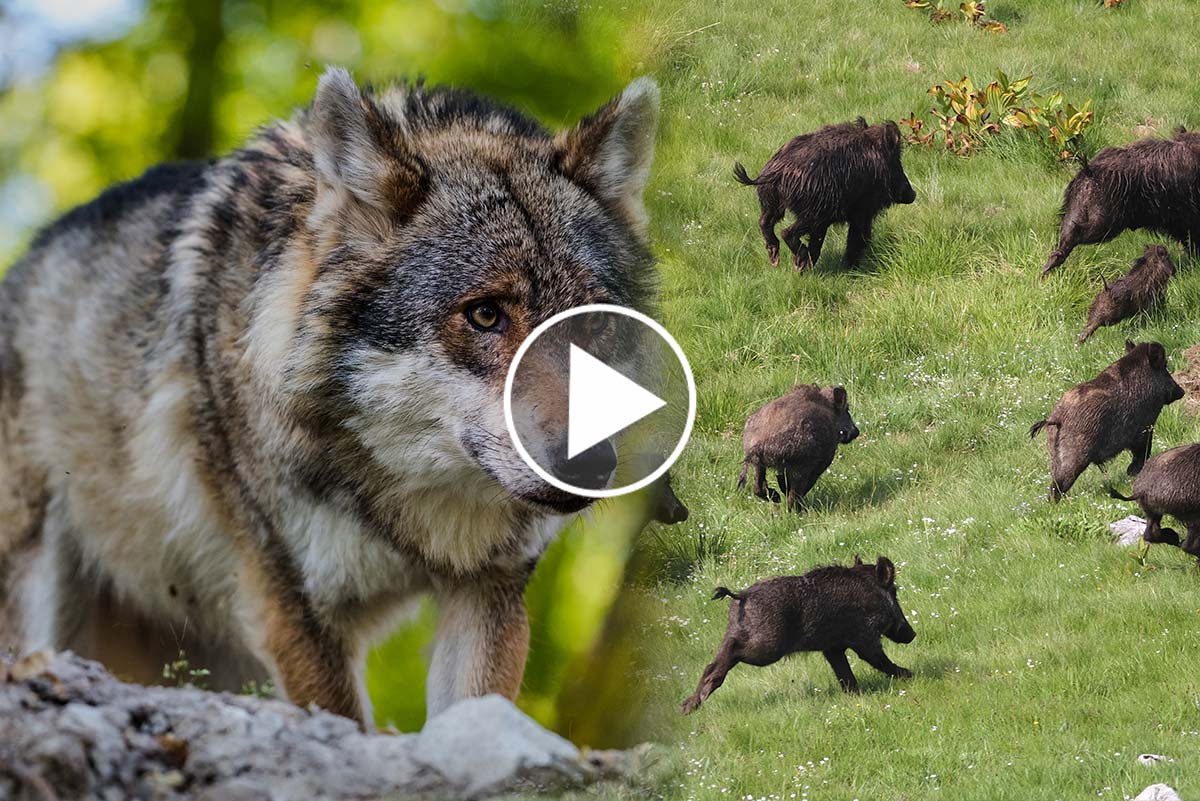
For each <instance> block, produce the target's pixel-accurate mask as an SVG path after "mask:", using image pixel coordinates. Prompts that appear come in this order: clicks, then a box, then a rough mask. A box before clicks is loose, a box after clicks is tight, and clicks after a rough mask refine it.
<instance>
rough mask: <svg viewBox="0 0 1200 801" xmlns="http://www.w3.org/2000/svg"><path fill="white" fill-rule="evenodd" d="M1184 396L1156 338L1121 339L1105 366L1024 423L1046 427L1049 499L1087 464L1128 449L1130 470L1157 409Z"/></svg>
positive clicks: (1134, 470)
mask: <svg viewBox="0 0 1200 801" xmlns="http://www.w3.org/2000/svg"><path fill="white" fill-rule="evenodd" d="M1182 397H1183V389H1182V388H1180V386H1179V385H1178V384H1176V383H1175V379H1174V378H1172V377H1171V371H1170V370H1168V369H1167V351H1166V349H1165V348H1163V346H1162V345H1160V344H1158V343H1157V342H1143V343H1142V344H1140V345H1134V344H1133V343H1132V342H1129V341H1128V340H1127V341H1126V342H1125V355H1124V356H1122V357H1121V358H1120V359H1117V360H1116V361H1115V362H1113V363H1112V364H1110V365H1109V366H1108V367H1107V368H1105V370H1104V372H1102V373H1101V374H1100V375H1098V376H1096V377H1095V378H1093V379H1092V380H1091V381H1085V382H1083V383H1082V384H1079V385H1077V386H1075V387H1074V388H1073V389H1071V390H1070V391H1068V392H1067V394H1065V395H1063V396H1062V399H1061V400H1060V401H1059V402H1058V404H1057V405H1056V406H1055V407H1054V411H1052V412H1051V413H1050V416H1049V417H1047V418H1046V419H1045V420H1039V421H1038V422H1036V423H1034V424H1033V427H1032V428H1030V429H1029V436H1030V437H1034V436H1036V435H1037V433H1038V432H1039V431H1041V430H1042V429H1043V428H1044V429H1046V443H1047V447H1048V448H1049V450H1050V477H1051V484H1050V500H1051V501H1058V500H1059V499H1060V498H1062V496H1063V495H1065V494H1066V493H1067V491H1068V490H1070V489H1071V486H1072V485H1073V484H1074V483H1075V481H1076V480H1077V479H1078V478H1079V476H1080V475H1081V474H1082V473H1083V471H1084V470H1086V469H1087V468H1088V465H1093V464H1104V463H1105V462H1107V461H1108V460H1110V459H1112V458H1114V457H1115V456H1116V455H1117V454H1119V453H1120V452H1121V451H1129V452H1130V454H1131V455H1132V456H1133V460H1132V461H1131V462H1130V463H1129V470H1128V472H1129V475H1131V476H1132V475H1137V474H1138V473H1139V472H1140V471H1141V469H1142V465H1144V464H1145V463H1146V457H1147V456H1149V455H1150V441H1151V436H1152V434H1153V431H1154V423H1155V422H1156V421H1157V420H1158V414H1159V412H1161V411H1162V408H1163V407H1164V406H1166V405H1167V404H1169V403H1174V402H1175V401H1177V400H1179V399H1180V398H1182Z"/></svg>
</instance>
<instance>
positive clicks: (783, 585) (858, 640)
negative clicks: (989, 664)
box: [683, 556, 917, 715]
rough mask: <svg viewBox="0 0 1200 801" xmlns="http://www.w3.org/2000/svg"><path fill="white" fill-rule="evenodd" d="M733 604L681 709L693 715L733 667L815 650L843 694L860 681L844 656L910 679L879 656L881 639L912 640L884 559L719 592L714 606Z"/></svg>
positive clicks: (892, 567) (889, 565) (892, 575)
mask: <svg viewBox="0 0 1200 801" xmlns="http://www.w3.org/2000/svg"><path fill="white" fill-rule="evenodd" d="M726 597H727V598H731V599H732V603H730V605H729V623H728V626H727V627H726V629H725V636H724V638H723V639H722V640H721V646H720V648H718V649H717V656H716V658H715V659H714V660H713V661H712V662H711V663H710V664H709V665H708V667H706V668H705V669H704V674H703V675H702V676H701V677H700V684H699V686H698V687H697V688H696V692H695V693H694V694H692V695H691V696H690V697H688V699H687V700H685V701H684V702H683V713H684V714H685V715H686V714H688V713H690V712H693V711H695V710H696V709H697V708H698V707H699V706H700V704H702V703H703V702H704V701H705V699H707V698H708V697H709V696H710V695H712V694H713V692H714V691H715V690H716V689H717V688H718V687H720V686H721V684H722V683H723V682H724V681H725V675H726V674H727V673H729V671H730V670H732V669H733V667H734V666H735V665H737V664H738V663H741V662H744V663H746V664H747V665H754V666H756V667H764V666H766V665H771V664H774V663H775V662H778V661H779V660H780V659H782V658H784V657H785V656H788V655H789V654H794V653H797V652H799V651H820V652H822V653H823V654H824V656H825V659H826V660H827V661H828V662H829V665H830V667H832V668H833V672H834V674H836V675H837V679H838V683H839V684H840V685H841V687H842V689H843V690H845V691H847V692H857V691H858V681H857V680H856V679H855V678H854V673H853V672H852V671H851V670H850V663H849V662H848V661H847V660H846V649H847V648H849V649H850V650H852V651H854V653H856V654H858V656H859V658H861V659H862V660H864V661H865V662H866V663H867V664H869V665H871V667H873V668H875V669H876V670H878V671H881V672H882V673H886V674H887V675H889V676H893V677H897V678H908V677H910V676H912V672H911V671H909V670H908V669H907V668H902V667H900V666H899V665H897V664H896V663H894V662H892V660H890V659H888V656H887V654H886V653H884V651H883V644H882V643H881V642H880V638H881V637H887V638H888V639H890V640H892V641H893V642H898V643H910V642H912V641H913V640H914V639H916V636H917V633H916V632H915V631H913V628H912V626H911V625H909V623H908V620H907V619H906V618H905V617H904V611H903V610H902V609H901V608H900V603H899V601H898V600H897V599H896V567H895V565H893V564H892V562H891V560H890V559H888V558H887V557H886V556H881V557H879V560H878V561H877V562H876V563H875V564H873V565H870V564H863V562H862V560H860V559H859V558H858V557H855V559H854V565H853V566H851V567H842V566H838V565H831V566H829V567H819V568H817V569H815V570H812V571H809V572H808V573H806V574H804V575H803V576H779V577H776V578H770V579H765V580H764V581H760V582H758V583H757V584H753V585H751V586H750V587H747V588H746V589H744V590H742V591H741V592H732V591H730V590H729V589H728V588H727V587H717V589H716V592H715V593H714V594H713V600H718V599H720V598H726Z"/></svg>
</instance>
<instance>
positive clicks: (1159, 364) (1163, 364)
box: [1150, 342, 1167, 370]
mask: <svg viewBox="0 0 1200 801" xmlns="http://www.w3.org/2000/svg"><path fill="white" fill-rule="evenodd" d="M1150 366H1151V367H1153V368H1154V369H1155V370H1166V369H1167V349H1166V348H1164V347H1163V346H1162V345H1160V344H1158V343H1157V342H1154V343H1151V345H1150Z"/></svg>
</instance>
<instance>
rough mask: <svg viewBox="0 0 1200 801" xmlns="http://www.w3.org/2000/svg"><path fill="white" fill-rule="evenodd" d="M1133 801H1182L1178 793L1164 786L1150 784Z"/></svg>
mask: <svg viewBox="0 0 1200 801" xmlns="http://www.w3.org/2000/svg"><path fill="white" fill-rule="evenodd" d="M1133 801H1183V800H1182V799H1181V798H1180V797H1179V793H1177V792H1175V790H1174V789H1172V788H1171V787H1170V786H1168V785H1165V784H1152V785H1150V786H1149V787H1147V788H1146V789H1145V790H1142V791H1141V792H1140V793H1138V794H1137V797H1136V798H1134V799H1133Z"/></svg>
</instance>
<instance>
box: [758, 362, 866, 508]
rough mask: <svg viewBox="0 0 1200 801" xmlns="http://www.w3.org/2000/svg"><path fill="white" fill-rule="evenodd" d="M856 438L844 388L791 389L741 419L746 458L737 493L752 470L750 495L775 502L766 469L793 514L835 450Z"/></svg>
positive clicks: (808, 386) (776, 495) (800, 386)
mask: <svg viewBox="0 0 1200 801" xmlns="http://www.w3.org/2000/svg"><path fill="white" fill-rule="evenodd" d="M858 433H859V432H858V426H856V425H855V424H854V420H853V419H852V418H851V417H850V404H849V401H848V400H847V398H846V389H845V387H819V386H817V385H815V384H797V385H796V386H794V387H792V388H791V390H789V391H788V393H787V394H786V395H784V396H783V397H781V398H776V399H775V400H773V401H771V402H770V403H768V404H766V405H765V406H763V407H762V408H760V409H759V410H758V411H756V412H755V413H754V414H752V415H750V418H749V419H748V420H746V428H745V429H744V430H743V431H742V448H743V450H745V452H746V457H745V459H743V461H742V473H741V475H740V476H739V477H738V484H737V485H738V489H742V488H743V487H745V486H746V473H747V472H748V471H749V469H750V468H751V467H753V468H754V495H755V496H756V497H758V498H762V499H764V500H766V499H770V500H771V501H773V502H775V503H779V493H777V492H776V491H775V490H774V489H772V488H771V487H768V486H767V469H768V468H770V469H772V470H774V471H775V478H776V481H778V483H779V489H780V490H781V491H782V492H783V494H784V495H786V496H787V508H788V510H789V511H796V510H798V509H799V508H800V501H801V499H802V498H803V497H804V496H805V495H806V494H807V493H808V491H809V490H810V489H812V486H813V484H816V483H817V479H818V478H820V476H821V474H822V473H824V472H825V470H826V468H828V467H829V465H830V464H832V463H833V457H834V455H835V454H836V453H837V447H838V445H839V444H842V445H845V444H847V443H850V442H853V441H854V440H855V439H856V438H857V437H858Z"/></svg>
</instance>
